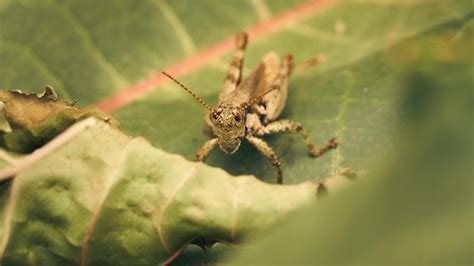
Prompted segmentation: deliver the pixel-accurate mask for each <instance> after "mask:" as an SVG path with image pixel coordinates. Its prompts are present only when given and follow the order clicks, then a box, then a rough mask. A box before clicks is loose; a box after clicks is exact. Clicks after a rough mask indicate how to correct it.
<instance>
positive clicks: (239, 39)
mask: <svg viewBox="0 0 474 266" xmlns="http://www.w3.org/2000/svg"><path fill="white" fill-rule="evenodd" d="M247 41H248V36H247V34H246V33H245V32H240V33H238V34H237V35H236V36H235V46H236V48H237V49H236V51H235V52H234V55H233V56H232V61H231V62H230V65H229V68H228V70H227V74H226V77H225V79H224V85H223V86H222V89H221V92H220V97H222V96H224V95H227V94H228V93H229V92H231V91H233V90H235V89H236V88H237V86H238V85H239V84H240V81H241V80H242V67H243V64H244V56H245V48H246V47H247ZM220 100H222V99H220Z"/></svg>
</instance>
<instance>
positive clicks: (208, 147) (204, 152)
mask: <svg viewBox="0 0 474 266" xmlns="http://www.w3.org/2000/svg"><path fill="white" fill-rule="evenodd" d="M216 146H217V138H213V139H210V140H208V141H206V142H205V143H204V144H203V145H202V146H201V148H199V150H198V151H197V153H196V161H201V162H204V161H205V160H206V158H207V156H209V154H210V153H211V151H212V150H213V149H214V148H215V147H216Z"/></svg>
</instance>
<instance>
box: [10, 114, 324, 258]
mask: <svg viewBox="0 0 474 266" xmlns="http://www.w3.org/2000/svg"><path fill="white" fill-rule="evenodd" d="M64 135H68V136H69V139H68V141H67V142H64V143H63V146H61V147H59V148H57V150H55V151H52V152H51V153H50V154H48V155H47V156H46V157H44V158H42V159H41V160H39V161H37V162H35V163H32V164H30V165H29V166H28V167H27V168H26V169H25V170H23V171H21V172H20V173H19V174H18V175H16V176H15V178H14V179H13V181H12V182H11V185H10V186H11V189H10V190H8V191H4V194H3V195H2V200H3V201H2V210H3V212H2V217H3V220H2V222H3V226H2V230H1V232H2V235H3V242H2V264H5V265H38V264H47V265H65V264H66V265H70V264H78V263H81V264H83V265H131V264H133V265H156V264H158V263H164V262H166V261H171V260H172V259H173V258H174V257H175V256H176V255H178V254H179V252H180V251H182V250H183V248H185V247H186V246H187V245H188V244H190V243H191V241H192V240H194V239H195V238H198V237H201V236H204V237H208V238H212V239H220V240H223V241H227V242H235V241H237V240H239V239H241V238H242V237H245V236H248V235H250V234H253V233H255V232H256V231H260V230H265V229H268V228H270V227H271V226H272V225H273V224H275V223H276V222H277V221H280V220H282V219H283V218H285V217H287V216H288V214H289V213H291V212H292V211H293V210H295V209H297V208H300V207H302V206H305V205H307V204H309V203H310V202H312V201H314V200H316V196H317V194H318V187H319V186H320V184H318V183H315V182H306V183H302V184H299V185H293V186H279V185H271V184H266V183H263V182H261V181H259V180H258V179H256V178H255V177H253V176H240V177H232V176H230V175H228V174H227V173H226V172H224V171H223V170H221V169H218V168H213V167H209V166H207V165H205V164H203V163H195V162H189V161H187V160H185V159H184V158H183V157H181V156H179V155H172V154H168V153H165V152H163V151H161V150H158V149H156V148H153V147H152V146H151V145H150V144H149V143H148V142H147V141H145V140H144V139H142V138H136V139H130V138H129V137H128V136H126V135H125V134H123V133H122V132H120V131H119V130H117V129H115V128H113V127H111V126H110V125H108V124H106V123H104V122H102V121H98V120H96V119H95V118H89V119H86V120H83V121H81V122H79V123H77V124H75V125H74V126H73V127H71V128H70V129H68V130H67V131H65V132H64V133H63V134H62V135H60V136H59V137H58V139H59V138H60V137H61V136H64ZM53 142H54V141H53ZM53 142H51V143H53ZM48 145H50V144H48ZM48 145H46V146H44V147H43V148H42V149H48V147H49V146H48ZM39 151H40V150H38V151H37V152H36V153H35V154H38V153H39ZM30 156H35V155H34V154H33V155H30ZM19 163H22V161H20V162H19Z"/></svg>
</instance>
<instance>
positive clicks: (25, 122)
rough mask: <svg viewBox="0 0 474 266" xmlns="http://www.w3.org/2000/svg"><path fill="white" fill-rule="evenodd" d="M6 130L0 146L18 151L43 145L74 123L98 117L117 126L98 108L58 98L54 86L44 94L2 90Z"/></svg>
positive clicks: (23, 151)
mask: <svg viewBox="0 0 474 266" xmlns="http://www.w3.org/2000/svg"><path fill="white" fill-rule="evenodd" d="M0 103H1V105H2V109H1V112H2V114H1V115H2V116H1V118H2V120H4V123H3V125H4V126H3V127H4V129H3V130H2V132H0V147H3V148H4V149H7V150H9V151H13V152H17V153H29V152H32V151H33V150H35V149H36V148H38V147H41V146H42V145H44V144H45V143H47V142H48V141H50V140H51V139H53V138H54V137H55V136H57V135H58V134H59V133H61V132H62V131H64V130H65V129H66V128H68V127H69V126H71V125H72V124H74V123H75V122H77V121H79V120H82V119H84V118H87V117H91V116H94V117H97V118H99V119H102V120H104V121H107V122H108V123H110V124H112V125H114V126H115V127H118V126H119V124H118V122H117V121H116V120H115V119H113V118H112V117H111V116H110V115H108V114H106V113H104V112H102V111H100V110H97V109H90V108H89V109H78V108H76V107H73V106H72V105H73V103H71V102H69V101H61V100H58V98H57V95H56V92H55V91H54V90H53V88H52V87H49V86H46V88H45V90H44V92H43V93H41V94H36V93H23V92H21V91H9V90H4V91H0Z"/></svg>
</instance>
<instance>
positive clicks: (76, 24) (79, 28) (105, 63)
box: [55, 2, 128, 87]
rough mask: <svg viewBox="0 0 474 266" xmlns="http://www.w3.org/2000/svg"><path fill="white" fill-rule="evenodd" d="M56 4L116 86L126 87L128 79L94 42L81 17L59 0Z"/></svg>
mask: <svg viewBox="0 0 474 266" xmlns="http://www.w3.org/2000/svg"><path fill="white" fill-rule="evenodd" d="M55 6H56V7H57V8H59V9H60V10H61V11H62V13H63V14H64V15H65V17H66V18H67V19H68V20H69V22H70V23H71V25H72V27H73V28H74V30H75V32H76V33H77V35H78V36H79V37H80V38H81V39H82V41H83V42H84V45H85V46H86V47H87V48H88V49H89V51H90V52H91V54H92V55H93V56H94V58H95V59H96V60H97V62H98V63H99V64H100V65H101V66H102V67H103V68H104V69H105V71H106V72H107V73H108V74H109V75H110V77H111V78H112V80H113V82H114V83H115V86H118V87H125V86H126V85H127V84H128V80H127V79H126V78H125V77H124V76H122V75H121V74H120V73H119V72H118V70H117V69H116V68H115V67H114V65H113V64H112V63H111V62H110V61H109V60H108V59H107V58H106V57H105V55H104V54H103V52H102V51H101V50H100V49H99V48H98V47H97V46H96V45H95V44H94V42H93V40H92V38H91V36H90V35H89V33H88V31H87V29H86V27H85V26H83V25H82V23H81V22H80V20H79V18H78V17H77V16H76V15H75V14H74V13H73V12H72V11H71V10H70V9H69V7H67V6H66V5H64V4H63V3H61V2H58V4H57V5H55Z"/></svg>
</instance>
